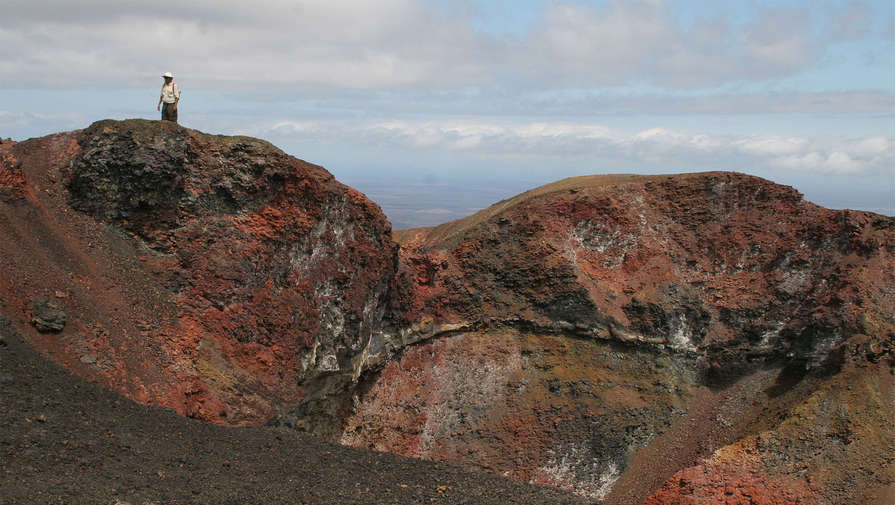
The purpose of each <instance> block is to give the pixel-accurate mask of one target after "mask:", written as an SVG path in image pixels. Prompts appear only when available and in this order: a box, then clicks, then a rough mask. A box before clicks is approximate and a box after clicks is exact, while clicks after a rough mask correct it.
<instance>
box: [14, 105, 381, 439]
mask: <svg viewBox="0 0 895 505" xmlns="http://www.w3.org/2000/svg"><path fill="white" fill-rule="evenodd" d="M0 157H2V158H0V237H2V240H0V300H2V304H3V306H2V307H0V311H2V312H3V313H5V314H7V315H9V316H11V317H13V319H14V321H16V322H17V323H19V324H18V325H17V326H19V329H20V330H21V331H22V332H24V333H25V335H26V336H27V337H28V338H29V340H31V341H32V342H35V343H36V344H37V345H38V346H39V347H40V348H41V349H42V350H43V351H45V352H46V353H48V354H49V355H50V356H51V357H52V358H53V359H55V360H57V361H59V362H61V363H62V364H64V365H65V366H66V367H67V368H69V369H71V370H73V371H74V372H76V373H78V374H79V375H82V376H85V377H88V378H90V379H92V380H95V381H98V382H100V383H103V384H106V385H108V386H110V387H111V388H113V389H116V390H118V391H120V392H122V393H124V394H126V395H127V396H129V397H131V398H133V399H135V400H137V401H139V402H142V403H147V404H156V405H164V406H168V407H171V408H173V409H175V410H176V411H177V412H179V413H181V414H184V415H187V416H191V417H197V418H201V419H205V420H210V421H213V422H217V423H223V424H235V425H241V424H259V423H264V422H266V421H267V420H269V419H270V418H271V417H273V416H275V415H276V413H277V411H278V409H279V407H280V405H290V406H291V405H295V404H297V403H299V402H300V401H301V400H302V399H303V398H304V397H305V396H307V395H308V391H307V390H306V389H305V387H304V385H305V384H307V383H308V382H309V381H312V380H314V379H315V378H316V377H318V376H321V375H326V374H328V373H330V372H332V371H335V370H340V369H344V368H350V367H352V366H353V364H352V359H353V358H354V357H355V356H356V355H358V354H359V353H360V352H361V350H362V349H363V348H364V346H365V345H366V344H367V343H368V341H369V338H370V335H371V334H372V333H374V332H377V331H379V329H380V328H379V327H380V326H381V325H382V324H383V323H382V320H383V314H384V312H385V309H386V307H387V304H388V303H389V299H390V296H391V290H392V283H393V278H394V272H395V269H396V265H397V247H396V246H395V245H394V244H393V242H392V240H391V227H390V225H389V223H388V221H386V219H385V217H384V216H383V214H382V212H381V211H380V209H379V208H378V207H377V206H376V205H374V204H373V203H371V202H370V201H369V200H367V199H366V198H365V197H364V196H363V195H362V194H360V193H358V192H357V191H355V190H352V189H350V188H348V187H346V186H344V185H342V184H340V183H338V182H336V181H335V180H334V179H333V177H332V175H330V174H329V173H328V172H326V171H325V170H323V169H322V168H320V167H317V166H314V165H311V164H309V163H305V162H303V161H300V160H297V159H295V158H292V157H289V156H287V155H285V154H284V153H283V152H282V151H280V150H278V149H276V148H275V147H273V146H272V145H270V144H268V143H266V142H264V141H261V140H257V139H251V138H246V137H221V136H212V135H206V134H202V133H200V132H197V131H194V130H189V129H186V128H183V127H180V126H178V125H176V124H173V123H168V122H158V121H143V120H129V121H122V122H117V121H101V122H98V123H95V124H93V125H92V126H90V127H89V128H87V129H85V130H81V131H75V132H70V133H62V134H58V135H51V136H49V137H44V138H39V139H32V140H28V141H25V142H21V143H10V142H6V143H2V144H0ZM32 323H33V324H32Z"/></svg>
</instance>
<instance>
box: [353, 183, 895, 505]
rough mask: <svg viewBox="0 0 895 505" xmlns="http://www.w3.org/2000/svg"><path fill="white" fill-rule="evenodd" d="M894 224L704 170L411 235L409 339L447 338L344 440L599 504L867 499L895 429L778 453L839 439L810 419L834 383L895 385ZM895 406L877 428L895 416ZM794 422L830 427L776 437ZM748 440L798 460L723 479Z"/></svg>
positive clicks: (379, 398)
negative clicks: (847, 474) (877, 373)
mask: <svg viewBox="0 0 895 505" xmlns="http://www.w3.org/2000/svg"><path fill="white" fill-rule="evenodd" d="M893 225H895V220H893V219H892V218H888V217H884V216H878V215H873V214H869V213H863V212H854V211H833V210H828V209H824V208H821V207H818V206H815V205H812V204H811V203H808V202H806V201H804V200H802V198H801V195H800V194H799V193H797V192H796V191H795V190H793V189H792V188H788V187H784V186H779V185H776V184H773V183H770V182H769V181H766V180H762V179H758V178H755V177H749V176H745V175H741V174H731V173H707V174H692V175H681V176H653V177H636V176H594V177H582V178H574V179H568V180H564V181H560V182H558V183H555V184H552V185H548V186H545V187H542V188H538V189H536V190H533V191H530V192H528V193H526V194H523V195H520V196H518V197H515V198H513V199H510V200H507V201H504V202H500V203H498V204H496V205H494V206H492V207H491V208H489V209H486V210H484V211H482V212H480V213H478V214H476V215H474V216H471V217H469V218H466V219H462V220H459V221H456V222H453V223H448V224H445V225H442V226H440V227H436V228H429V229H420V230H406V231H401V232H397V233H396V236H397V238H398V239H399V242H400V243H401V245H402V253H401V255H402V269H401V279H402V283H401V286H402V287H403V288H404V289H405V290H404V291H402V293H401V296H402V298H401V302H402V304H403V306H405V307H407V308H408V310H407V312H405V313H404V317H405V318H406V319H405V322H404V325H405V326H406V327H416V328H428V334H427V338H433V341H431V342H425V343H422V344H419V345H418V346H416V347H414V348H413V350H411V351H407V352H405V353H404V354H403V355H402V356H400V358H399V359H397V360H395V361H392V362H389V363H388V364H387V365H386V366H385V368H384V369H383V371H382V373H380V374H378V375H377V376H371V377H369V378H368V380H367V382H366V383H365V388H364V394H363V395H361V396H360V397H359V400H358V405H359V406H358V408H357V409H356V412H355V414H353V415H352V416H351V417H350V418H349V420H348V423H347V425H346V427H345V430H344V432H343V434H342V437H341V440H342V441H343V442H344V443H348V444H352V445H356V446H363V447H372V448H376V449H379V450H384V451H392V452H399V453H401V454H405V455H409V456H415V457H423V458H426V459H433V460H438V461H452V462H461V463H463V464H468V465H474V466H476V467H478V468H484V469H487V470H490V471H494V472H498V473H502V474H505V475H510V476H513V477H515V478H517V479H520V480H524V481H530V482H536V483H541V484H549V485H555V486H558V487H562V488H564V489H569V490H572V491H575V492H576V493H579V494H581V495H584V496H589V497H594V498H600V499H604V500H605V501H606V502H607V503H625V504H639V503H642V502H643V501H644V500H645V499H647V497H649V495H650V494H651V493H652V492H653V491H655V490H658V489H660V488H661V489H662V493H664V494H657V495H655V496H653V497H652V498H651V499H652V500H653V503H688V502H687V501H686V500H684V498H683V497H686V496H689V497H690V498H687V499H691V498H692V500H694V501H692V503H703V502H704V501H700V500H710V501H712V503H715V502H718V503H749V502H748V501H742V500H744V499H745V498H743V497H744V496H746V495H748V494H750V493H752V489H753V488H755V487H756V486H757V487H761V486H765V488H766V493H765V497H766V498H767V500H765V501H761V500H759V499H758V498H756V500H759V501H755V503H810V502H812V501H811V500H815V499H816V502H817V503H844V502H852V501H854V502H856V503H857V502H859V500H860V499H861V496H863V495H862V494H861V493H862V492H863V491H860V489H859V488H860V487H861V486H867V487H869V488H876V489H880V488H885V486H886V485H888V484H887V483H888V482H891V481H892V480H893V477H895V475H893V474H892V471H891V468H889V467H888V466H887V463H883V461H882V460H884V459H885V454H886V453H887V452H888V451H889V449H888V448H890V447H892V446H891V440H892V436H893V435H895V432H893V431H892V430H891V429H890V428H883V429H881V430H879V431H878V432H877V433H875V434H873V436H872V437H870V438H862V440H863V444H862V446H863V447H864V449H862V450H861V451H848V450H838V449H829V450H824V451H821V453H822V454H823V457H819V456H818V450H819V448H820V447H819V446H811V447H808V446H807V445H806V447H805V448H804V451H802V452H796V453H791V454H790V453H786V451H785V450H782V447H784V446H785V447H792V445H793V444H795V443H796V440H802V438H803V437H804V438H805V439H807V440H827V438H828V437H830V436H833V435H829V434H828V430H827V428H825V427H821V426H826V425H825V424H824V423H827V422H832V421H831V419H830V418H829V415H827V414H822V413H818V412H816V411H815V409H816V408H817V405H812V404H809V405H806V404H805V403H804V402H805V401H806V400H805V398H806V396H809V397H810V395H811V394H823V393H822V392H824V391H827V388H829V387H831V386H830V384H831V382H830V381H831V380H833V379H830V377H840V378H841V377H842V374H844V373H846V372H844V370H845V369H847V368H849V367H852V366H853V364H854V363H867V362H868V360H872V359H876V360H880V359H882V360H883V361H885V363H882V364H880V365H874V366H879V367H881V369H882V370H891V366H892V363H893V362H891V361H890V360H891V358H892V355H891V354H890V351H889V350H888V349H891V348H892V342H893V339H895V321H893V319H892V314H893V313H895V293H893V291H892V286H893V285H895V282H893V279H895V275H893V274H895V256H893V253H895V233H893V231H895V227H893ZM881 357H882V358H881ZM886 373H888V372H886ZM884 376H885V377H888V375H885V374H884ZM836 380H842V379H836ZM887 384H888V382H887V381H883V383H882V384H877V385H876V387H877V388H881V389H882V390H883V391H890V389H889V386H888V385H887ZM889 394H890V393H885V394H884V396H885V395H889ZM889 398H891V397H889ZM829 401H830V402H831V404H832V405H838V406H839V407H832V406H830V405H827V406H825V407H824V409H831V408H832V409H834V410H835V409H836V408H847V407H846V406H845V405H843V404H842V402H841V399H839V398H838V397H836V398H831V399H830V400H829ZM886 405H887V404H886V403H885V402H884V401H881V402H879V404H878V407H872V408H870V409H868V410H866V412H865V413H866V414H868V415H870V413H875V414H874V416H877V417H878V416H884V417H885V416H888V415H891V414H892V410H891V407H886ZM888 405H891V402H890V403H889V404H888ZM800 409H801V410H800ZM792 411H800V412H804V415H808V413H810V415H811V416H815V417H817V419H818V421H817V423H818V424H819V425H820V426H814V427H812V428H810V429H808V428H806V427H804V426H803V428H804V429H800V430H796V431H789V429H788V428H787V429H784V427H783V425H782V424H780V420H781V419H787V418H788V416H789V415H791V414H790V413H791V412H792ZM772 413H773V414H774V415H776V417H769V416H772ZM837 422H838V423H839V424H841V425H852V424H854V423H869V422H870V421H869V418H866V417H863V416H860V415H859V416H855V418H854V419H852V418H850V419H848V420H840V421H837ZM885 425H886V426H888V425H889V423H885ZM756 430H766V431H769V432H770V433H774V434H775V436H774V438H775V440H778V442H777V444H778V446H779V447H780V448H781V449H777V450H779V451H780V454H785V456H786V457H785V458H782V459H781V458H777V459H776V460H775V459H769V458H763V457H757V456H755V455H756V454H762V455H765V454H766V452H767V451H768V449H767V446H766V445H759V446H758V447H762V449H761V450H756V451H753V452H749V453H748V454H750V456H749V457H746V456H745V455H744V456H743V457H742V458H741V459H736V458H734V459H733V462H731V461H730V460H725V461H727V463H721V462H715V459H717V457H716V456H712V454H713V453H714V451H722V453H725V454H727V453H731V454H747V453H744V452H742V451H740V452H737V451H735V450H732V449H724V448H725V447H727V446H729V445H730V444H742V443H750V442H749V440H751V439H749V438H748V436H749V434H751V433H754V432H755V431H756ZM777 430H781V431H780V432H779V433H778V432H777ZM868 436H869V435H868ZM744 437H746V438H744ZM834 438H835V437H834ZM880 438H882V439H884V440H885V441H886V442H885V443H884V444H882V445H874V444H873V443H871V442H878V441H880ZM808 445H810V444H808ZM829 445H830V444H829V443H825V444H821V446H823V447H827V446H829ZM730 447H734V446H733V445H731V446H730ZM855 447H856V446H855ZM874 447H875V449H874ZM725 451H726V452H725ZM762 451H765V452H764V453H763V452H762ZM873 457H875V458H876V459H877V460H879V462H880V463H881V466H879V467H877V468H876V469H875V470H866V469H865V470H864V473H861V475H864V476H865V477H864V478H862V479H861V482H862V484H861V486H857V485H851V486H846V485H844V484H843V481H842V478H843V477H841V476H840V477H834V478H830V477H825V479H826V480H825V481H824V483H820V482H821V481H820V480H817V479H815V480H807V479H806V475H807V473H811V474H813V475H815V476H817V475H821V474H825V472H827V474H825V475H828V473H829V472H833V473H836V472H838V471H839V470H838V469H839V468H851V467H852V466H854V465H857V464H858V462H860V461H866V460H867V459H868V458H870V459H872V458H873ZM704 458H708V459H705V460H704ZM713 458H715V459H713ZM823 458H826V460H824V459H823ZM703 460H704V461H705V462H704V463H701V462H702V461H703ZM769 461H770V463H769ZM784 461H785V462H784ZM824 461H826V463H824ZM747 463H748V464H747ZM759 463H760V464H759ZM700 465H702V466H700ZM750 465H751V466H750ZM688 468H689V470H687V469H688ZM806 468H809V469H810V471H808V472H806V471H805V470H804V469H806ZM678 471H681V472H684V473H683V474H681V476H677V475H675V474H676V472H678ZM697 475H704V476H706V477H704V478H703V479H702V480H699V479H696V478H695V476H697ZM852 475H853V474H852ZM675 479H678V480H677V481H675ZM666 480H667V481H668V482H666ZM675 482H677V484H675ZM681 482H689V483H691V484H680V483H681ZM711 482H715V483H716V484H710V483H711ZM736 482H739V483H740V484H735V483H736ZM663 483H664V484H663ZM720 483H725V485H726V484H730V485H732V486H733V487H732V488H730V489H727V488H724V489H721V488H723V487H724V486H721V485H720ZM713 485H714V486H715V487H716V488H717V489H715V488H713V487H712V486H713ZM775 486H776V487H775ZM844 488H845V489H848V491H846V492H843V491H842V489H844ZM694 489H698V490H699V491H698V492H693V493H691V491H693V490H694ZM713 489H714V491H713ZM775 489H776V490H777V491H774V490H775ZM834 490H835V492H834ZM728 492H730V494H726V493H728ZM675 493H677V495H676V496H677V498H674V497H673V495H675ZM688 493H689V494H688ZM712 493H720V494H719V495H718V496H720V495H723V496H728V497H729V499H728V498H725V499H726V500H728V501H723V500H722V501H714V500H717V496H715V495H713V494H712ZM809 498H810V499H809ZM676 500H684V501H676ZM737 500H739V501H737ZM775 500H776V501H775ZM787 500H789V501H787ZM792 500H795V501H792ZM866 503H871V502H866Z"/></svg>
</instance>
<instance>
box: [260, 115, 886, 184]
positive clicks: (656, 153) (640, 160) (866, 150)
mask: <svg viewBox="0 0 895 505" xmlns="http://www.w3.org/2000/svg"><path fill="white" fill-rule="evenodd" d="M243 133H246V134H251V135H257V136H262V137H263V136H268V135H275V136H279V138H286V137H290V138H293V139H298V140H303V141H305V140H306V141H333V142H336V141H338V142H341V143H343V144H345V145H355V146H361V145H365V144H366V145H374V146H377V147H380V148H381V147H388V148H397V149H407V150H424V151H426V152H429V153H437V152H439V151H442V152H458V153H465V154H469V155H473V156H478V157H484V158H507V159H514V158H518V157H525V158H529V159H532V158H534V159H561V160H563V161H569V160H576V159H577V160H580V161H587V160H614V161H617V162H619V163H624V164H628V165H635V166H637V165H639V166H644V165H652V166H663V165H664V166H669V167H671V166H673V167H681V168H684V169H686V170H688V171H695V170H709V169H725V170H740V171H750V170H752V169H754V168H764V169H783V170H789V171H797V172H802V173H815V174H843V175H849V174H866V175H874V174H876V175H879V174H889V175H895V138H889V137H881V136H874V137H867V138H856V139H845V140H843V139H832V140H831V139H824V138H801V137H782V136H776V135H767V136H749V137H742V138H736V137H731V136H718V135H712V134H710V133H705V132H689V131H684V130H678V129H672V128H667V127H656V128H648V129H644V130H639V131H626V130H622V129H618V128H612V127H609V126H606V125H602V124H593V123H573V122H561V121H560V122H525V121H503V122H496V121H490V120H481V121H478V120H471V119H470V120H463V121H457V120H444V121H385V122H379V121H371V122H366V123H358V122H347V121H329V122H320V123H318V124H317V125H316V126H314V127H311V126H310V125H309V124H308V123H304V122H298V123H290V122H288V121H287V122H281V123H276V124H271V125H269V126H263V125H262V126H257V127H255V128H253V129H249V130H247V131H245V132H243Z"/></svg>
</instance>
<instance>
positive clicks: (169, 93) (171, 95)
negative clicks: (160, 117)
mask: <svg viewBox="0 0 895 505" xmlns="http://www.w3.org/2000/svg"><path fill="white" fill-rule="evenodd" d="M177 100H180V86H178V85H177V83H176V82H173V81H172V82H171V84H162V101H163V102H165V103H174V102H176V101H177Z"/></svg>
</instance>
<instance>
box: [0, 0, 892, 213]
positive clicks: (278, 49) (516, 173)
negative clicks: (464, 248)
mask: <svg viewBox="0 0 895 505" xmlns="http://www.w3.org/2000/svg"><path fill="white" fill-rule="evenodd" d="M893 5H895V4H893V2H891V1H890V0H887V1H854V0H837V1H821V2H817V1H815V2H808V1H775V2H770V1H759V0H748V1H731V2H716V1H689V2H685V1H671V0H667V1H662V0H629V1H610V0H606V1H571V0H567V1H559V0H516V1H506V0H495V1H485V0H452V1H447V0H379V1H377V2H372V1H367V0H363V1H362V0H341V1H339V0H329V1H323V0H315V1H286V0H256V1H254V2H251V3H250V4H247V3H245V2H235V1H231V0H221V1H215V2H212V1H209V0H197V1H195V2H190V3H183V2H174V1H172V0H159V1H155V2H136V1H117V2H108V1H105V0H85V1H83V2H79V3H71V2H68V1H62V0H44V1H42V2H38V3H37V4H35V3H33V2H26V1H24V0H2V3H0V8H2V9H3V11H4V16H3V19H0V136H2V137H4V138H5V137H12V138H14V139H17V140H22V139H25V138H29V137H33V136H40V135H45V134H49V133H52V132H56V131H62V130H71V129H78V128H83V127H86V126H87V125H89V124H90V123H91V122H93V121H95V120H98V119H104V118H115V119H124V118H130V117H143V118H156V117H157V115H158V114H157V112H156V111H155V104H156V102H157V97H158V87H159V86H160V84H161V78H160V77H159V75H160V74H161V73H162V72H164V71H172V72H174V74H175V77H176V80H177V81H178V83H179V84H180V85H181V87H182V88H183V102H182V104H181V123H182V124H184V125H185V126H188V127H191V128H196V129H199V130H202V131H206V132H210V133H222V134H248V135H253V136H257V137H261V138H265V139H267V140H270V141H272V142H274V143H275V144H276V145H278V146H280V147H281V148H283V149H284V150H285V151H287V152H289V153H290V154H293V155H295V156H297V157H300V158H303V159H306V160H308V161H312V162H315V163H318V164H321V165H323V166H325V167H327V168H328V169H329V170H330V171H331V172H333V173H334V174H335V175H336V176H337V177H338V178H340V179H342V180H344V181H345V182H347V183H350V184H353V185H355V186H356V187H358V188H359V189H361V190H362V191H365V192H367V193H368V195H369V196H371V197H372V198H373V199H374V200H377V201H379V202H380V203H381V204H382V205H383V207H384V209H385V210H386V212H387V213H389V212H390V209H391V206H392V205H393V204H394V203H393V202H392V201H391V200H390V196H389V195H393V194H394V192H391V193H389V192H388V188H389V187H395V186H397V185H401V184H404V183H407V184H419V183H427V181H428V182H432V181H442V182H445V181H450V184H449V185H447V186H445V187H441V186H438V185H437V184H433V191H432V195H431V196H430V197H427V198H426V200H429V203H431V208H429V207H425V206H424V204H422V203H421V204H419V205H423V207H421V208H419V209H417V210H418V211H419V212H420V215H421V216H425V217H426V219H442V218H445V219H446V218H453V217H458V216H459V214H460V213H462V212H466V211H467V210H470V209H474V208H476V207H477V206H486V205H488V204H490V203H493V202H492V201H490V200H489V199H491V198H496V199H499V198H502V197H505V196H510V195H511V194H513V193H514V192H518V191H521V190H524V189H527V188H529V187H532V186H535V185H538V184H543V183H546V182H550V181H552V180H556V179H558V178H561V177H566V176H570V175H582V174H591V173H617V172H635V173H673V172H691V171H703V170H736V171H740V172H746V173H751V174H755V175H759V176H763V177H767V178H769V179H771V180H774V181H776V182H780V183H784V184H789V185H794V186H795V187H796V188H798V189H800V190H801V191H802V192H803V193H805V195H806V197H807V198H808V199H809V200H812V201H815V202H817V203H819V204H822V205H825V206H829V207H835V208H841V207H850V208H859V209H867V210H873V211H876V212H881V213H886V214H889V215H895V197H893V196H892V195H893V194H895V7H893ZM464 187H466V188H472V187H477V188H480V189H481V188H484V189H487V191H484V190H483V191H475V192H471V193H470V194H475V195H481V196H479V197H477V198H479V199H480V200H481V201H479V202H477V203H476V202H475V201H471V200H470V198H467V197H468V196H469V195H463V196H464V197H463V198H460V196H461V195H459V194H458V193H457V192H458V191H460V192H462V191H463V190H462V188H464ZM458 188H459V189H458ZM436 189H440V190H441V191H442V194H439V193H438V191H436ZM452 192H453V193H452ZM439 198H440V199H443V200H445V201H444V202H438V201H435V200H437V199H439ZM461 200H462V201H463V202H464V203H463V207H462V209H460V208H459V207H457V205H454V206H453V207H451V205H450V202H451V201H461ZM442 204H443V205H442ZM448 207H450V208H451V209H454V210H451V213H446V212H441V210H443V209H444V208H448ZM433 209H435V210H438V211H437V212H436V211H433ZM439 209H441V210H439ZM408 215H410V214H408ZM405 218H406V219H405ZM402 219H403V220H404V221H402V222H405V223H412V222H413V219H412V218H410V217H407V216H404V218H402ZM420 222H422V221H420ZM425 224H431V222H429V221H426V223H425Z"/></svg>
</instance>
